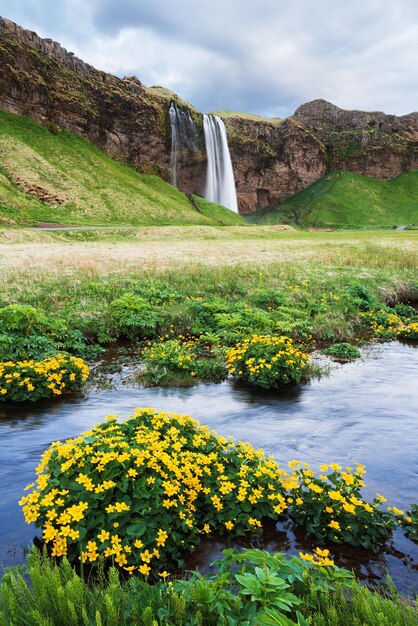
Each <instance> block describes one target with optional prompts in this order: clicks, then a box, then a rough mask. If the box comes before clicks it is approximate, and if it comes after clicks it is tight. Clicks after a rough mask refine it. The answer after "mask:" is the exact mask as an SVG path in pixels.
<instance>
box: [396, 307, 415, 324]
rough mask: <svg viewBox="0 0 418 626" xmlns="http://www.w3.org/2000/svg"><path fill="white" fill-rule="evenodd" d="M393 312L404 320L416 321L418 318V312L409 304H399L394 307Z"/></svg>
mask: <svg viewBox="0 0 418 626" xmlns="http://www.w3.org/2000/svg"><path fill="white" fill-rule="evenodd" d="M393 312H394V313H396V315H399V317H401V318H402V319H408V320H411V321H413V320H415V319H416V318H418V311H417V310H416V309H414V307H412V306H409V305H408V304H397V305H396V306H394V307H393Z"/></svg>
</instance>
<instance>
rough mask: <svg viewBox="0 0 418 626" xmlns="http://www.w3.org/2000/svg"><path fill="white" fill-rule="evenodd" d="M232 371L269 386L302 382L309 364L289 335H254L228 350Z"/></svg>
mask: <svg viewBox="0 0 418 626" xmlns="http://www.w3.org/2000/svg"><path fill="white" fill-rule="evenodd" d="M226 362H227V365H228V367H229V373H230V374H232V375H233V376H234V377H236V378H241V379H243V380H245V381H247V382H249V383H252V384H254V385H258V386H259V387H264V388H265V389H269V388H273V387H277V386H278V385H282V384H288V383H292V382H300V380H301V378H302V375H303V373H304V372H305V371H306V367H307V365H308V363H309V355H308V354H305V353H303V352H302V351H301V350H299V349H298V348H297V347H295V345H294V344H293V341H292V339H290V338H289V337H285V336H281V337H279V336H272V335H253V336H252V337H251V338H249V339H246V340H245V341H243V342H242V343H238V344H237V345H236V346H235V347H233V348H230V349H229V350H227V351H226Z"/></svg>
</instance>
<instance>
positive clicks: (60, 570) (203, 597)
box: [0, 550, 418, 626]
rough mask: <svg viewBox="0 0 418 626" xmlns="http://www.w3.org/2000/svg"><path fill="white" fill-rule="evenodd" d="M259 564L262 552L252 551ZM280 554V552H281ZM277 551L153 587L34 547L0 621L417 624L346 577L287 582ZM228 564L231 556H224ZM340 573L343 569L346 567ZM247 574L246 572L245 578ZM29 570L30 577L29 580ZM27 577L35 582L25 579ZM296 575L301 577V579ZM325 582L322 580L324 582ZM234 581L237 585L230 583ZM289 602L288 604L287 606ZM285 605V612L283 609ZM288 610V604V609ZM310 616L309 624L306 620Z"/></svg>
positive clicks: (26, 624) (2, 598)
mask: <svg viewBox="0 0 418 626" xmlns="http://www.w3.org/2000/svg"><path fill="white" fill-rule="evenodd" d="M248 553H251V554H253V555H255V557H256V558H257V561H255V563H257V562H258V560H259V559H260V558H262V557H263V553H261V552H259V551H256V550H252V551H249V552H248ZM277 557H279V555H277ZM274 559H275V556H274V555H271V557H270V558H267V559H266V557H265V556H264V559H263V560H267V564H266V565H264V567H263V568H257V569H256V568H255V564H254V563H253V562H251V561H250V563H249V564H245V565H244V566H245V567H246V569H245V570H244V569H243V567H242V564H241V569H239V570H238V572H239V573H236V571H235V574H232V573H231V572H230V570H227V573H226V574H225V573H224V574H221V573H219V574H215V575H212V576H200V575H199V574H197V573H194V574H191V575H189V576H188V577H187V578H184V579H174V580H173V579H172V578H171V577H170V582H169V583H168V584H167V583H166V582H165V583H163V582H158V583H157V584H155V585H150V584H149V583H148V582H147V581H145V580H141V579H140V578H139V577H135V576H134V577H131V578H130V579H129V580H128V581H122V580H121V579H120V577H119V576H118V574H117V572H116V571H115V570H113V569H112V570H110V572H109V573H108V576H107V577H106V576H105V575H104V574H103V573H102V574H101V575H99V576H98V577H97V578H96V579H95V580H90V581H89V584H88V583H86V582H85V581H84V580H83V579H82V578H80V576H78V575H77V574H76V572H75V571H74V570H73V569H72V568H71V566H70V565H69V563H68V561H66V560H65V559H64V560H63V561H62V562H61V564H59V565H54V563H53V562H52V561H50V560H48V559H47V558H42V557H41V556H40V555H39V554H38V553H37V552H36V551H33V552H32V553H31V554H30V555H29V557H28V564H27V566H26V567H25V568H24V571H23V572H22V573H20V572H19V571H18V569H17V568H15V569H11V570H9V571H8V572H6V573H5V575H4V577H3V581H2V583H1V584H0V624H2V625H3V624H4V626H6V625H7V626H11V625H13V626H53V625H57V624H60V625H61V626H76V625H78V624H86V625H91V626H128V625H131V624H142V625H143V626H159V625H163V624H164V625H165V626H215V625H216V626H222V625H225V626H226V625H227V624H229V625H230V626H238V624H248V625H249V626H250V625H255V624H260V625H261V624H265V625H267V624H277V625H282V626H291V625H293V626H297V624H296V620H297V623H298V624H300V625H301V626H305V625H306V626H308V624H310V625H311V626H415V625H416V624H417V620H418V610H417V607H416V605H415V604H414V603H413V602H408V601H406V600H403V599H402V598H399V597H398V595H397V594H396V591H395V590H393V589H390V592H391V596H392V597H391V599H389V598H385V597H384V596H382V595H380V594H379V593H376V592H371V591H369V590H368V589H366V588H364V587H362V586H360V584H359V583H357V582H354V583H351V584H350V583H349V582H348V580H347V581H346V582H344V580H341V581H340V582H337V583H334V584H329V583H328V584H327V583H326V579H325V575H323V574H322V578H321V575H320V574H319V572H314V571H310V572H308V571H305V572H304V574H305V577H304V579H302V581H301V580H300V576H298V575H296V576H295V577H294V582H293V583H292V584H289V581H288V578H287V577H286V573H287V572H286V573H285V571H283V569H284V568H283V566H281V567H280V566H276V567H274ZM224 561H225V559H224ZM340 571H341V570H340ZM243 572H244V575H242V574H243ZM24 575H26V578H25V577H24ZM27 578H29V582H28V580H27ZM295 579H296V580H295ZM321 581H323V582H322V584H321ZM231 583H233V584H231ZM289 591H290V592H291V593H292V594H294V595H286V594H288V592H289ZM283 600H285V602H286V603H285V604H283ZM283 607H284V608H285V612H283V611H282V608H283ZM286 607H287V608H286ZM308 620H309V621H308Z"/></svg>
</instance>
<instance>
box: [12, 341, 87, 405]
mask: <svg viewBox="0 0 418 626" xmlns="http://www.w3.org/2000/svg"><path fill="white" fill-rule="evenodd" d="M88 376H89V368H88V367H87V365H86V364H85V363H84V361H83V360H82V359H80V358H78V357H74V356H67V355H65V354H60V353H58V354H56V355H55V356H53V357H49V358H47V359H43V360H42V361H34V360H33V359H32V360H29V361H16V362H14V361H5V362H0V401H5V402H23V401H26V400H30V401H32V402H34V401H35V400H39V399H40V398H51V397H54V396H59V395H61V394H62V393H64V392H66V391H72V390H74V389H79V388H80V387H81V386H82V384H83V383H84V381H85V380H87V378H88Z"/></svg>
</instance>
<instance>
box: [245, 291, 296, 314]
mask: <svg viewBox="0 0 418 626" xmlns="http://www.w3.org/2000/svg"><path fill="white" fill-rule="evenodd" d="M250 301H251V302H252V303H253V304H255V306H257V307H260V308H262V309H266V310H268V311H272V310H274V309H277V308H278V307H282V306H287V305H288V301H287V298H286V296H285V295H284V293H283V291H279V290H277V289H257V290H256V291H254V292H253V293H252V294H251V296H250Z"/></svg>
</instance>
